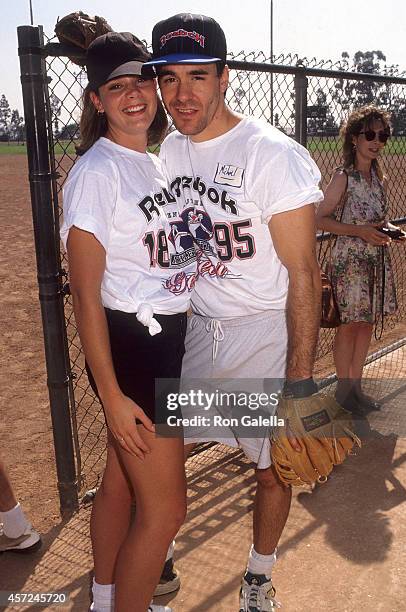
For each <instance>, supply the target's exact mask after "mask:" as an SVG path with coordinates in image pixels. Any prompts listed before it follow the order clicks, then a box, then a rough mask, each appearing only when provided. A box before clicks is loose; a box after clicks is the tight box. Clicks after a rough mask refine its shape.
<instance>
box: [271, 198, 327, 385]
mask: <svg viewBox="0 0 406 612" xmlns="http://www.w3.org/2000/svg"><path fill="white" fill-rule="evenodd" d="M269 231H270V233H271V236H272V241H273V244H274V246H275V250H276V253H277V255H278V257H279V259H280V260H281V262H282V263H283V265H284V266H285V267H286V268H287V270H288V274H289V289H288V300H287V326H288V355H287V369H286V378H287V380H288V381H295V380H303V379H306V378H310V377H311V376H312V373H313V366H314V360H315V357H316V346H317V339H318V335H319V327H320V313H321V279H320V268H319V265H318V262H317V257H316V223H315V209H314V205H313V204H308V205H306V206H302V207H301V208H298V209H295V210H291V211H287V212H283V213H278V214H275V215H273V216H272V218H271V220H270V221H269Z"/></svg>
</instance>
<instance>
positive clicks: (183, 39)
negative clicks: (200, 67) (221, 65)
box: [146, 13, 227, 66]
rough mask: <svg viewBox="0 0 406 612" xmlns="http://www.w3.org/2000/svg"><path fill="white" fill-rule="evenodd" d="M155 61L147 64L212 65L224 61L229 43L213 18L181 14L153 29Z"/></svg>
mask: <svg viewBox="0 0 406 612" xmlns="http://www.w3.org/2000/svg"><path fill="white" fill-rule="evenodd" d="M152 49H153V52H152V60H150V61H149V62H146V65H149V66H152V65H155V66H162V65H165V64H211V63H213V62H225V61H226V58H227V43H226V37H225V35H224V32H223V30H222V29H221V27H220V26H219V24H218V23H217V21H215V20H214V19H212V17H206V16H205V15H192V14H191V13H179V14H178V15H174V16H173V17H169V18H168V19H164V20H163V21H160V22H159V23H157V24H156V25H155V26H154V29H153V30H152Z"/></svg>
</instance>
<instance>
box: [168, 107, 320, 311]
mask: <svg viewBox="0 0 406 612" xmlns="http://www.w3.org/2000/svg"><path fill="white" fill-rule="evenodd" d="M160 158H161V159H162V161H163V162H164V165H165V168H166V172H167V176H168V179H169V182H170V185H171V192H172V194H173V195H174V196H175V197H176V198H177V199H178V202H179V206H180V210H181V215H182V217H183V218H186V217H187V218H188V223H189V229H190V232H191V234H192V235H194V236H195V241H194V242H195V245H198V246H199V247H200V252H199V250H198V266H197V272H196V280H197V282H196V284H195V290H194V292H193V294H192V308H193V310H194V311H195V312H197V313H199V314H202V315H205V316H209V317H213V318H215V319H230V318H233V317H241V316H245V315H249V314H256V313H259V312H263V311H265V310H270V309H283V308H285V304H286V297H287V289H288V273H287V270H286V268H285V266H283V265H282V263H281V261H280V260H279V259H278V257H277V255H276V252H275V249H274V246H273V243H272V238H271V235H270V233H269V228H268V222H269V220H270V218H271V217H272V215H273V214H276V213H280V212H285V211H288V210H292V209H295V208H299V207H301V206H304V205H305V204H310V203H312V202H318V201H319V200H321V199H322V198H323V194H322V192H321V191H320V189H319V187H318V183H319V181H320V179H321V176H320V172H319V169H318V168H317V166H316V164H315V163H314V162H313V160H312V159H311V157H310V155H309V153H308V152H307V150H306V149H305V148H304V147H302V146H301V145H299V144H297V143H296V142H295V141H294V140H292V139H291V138H288V137H287V136H285V135H284V134H283V133H282V132H280V131H279V130H277V129H276V128H274V127H273V126H271V125H269V124H267V123H264V122H262V121H259V120H256V119H253V118H250V117H246V118H244V119H242V120H241V121H240V122H239V123H238V124H237V125H236V126H235V127H234V128H232V129H231V130H230V131H228V132H227V133H226V134H223V135H222V136H218V137H217V138H213V139H211V140H207V141H205V142H199V143H194V142H192V141H191V140H190V139H189V138H187V137H185V136H183V135H181V134H179V133H178V132H173V133H172V134H170V135H169V136H168V137H167V138H166V140H165V141H164V143H163V145H162V146H161V152H160ZM182 210H183V212H182Z"/></svg>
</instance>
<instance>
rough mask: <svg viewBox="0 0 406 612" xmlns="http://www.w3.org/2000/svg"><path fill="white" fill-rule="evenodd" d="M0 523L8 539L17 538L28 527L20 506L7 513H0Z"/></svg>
mask: <svg viewBox="0 0 406 612" xmlns="http://www.w3.org/2000/svg"><path fill="white" fill-rule="evenodd" d="M0 523H3V531H4V533H5V535H6V536H7V537H9V538H18V537H19V536H20V535H22V534H23V533H24V531H25V530H26V528H27V527H28V526H29V525H30V523H29V521H28V520H27V518H26V516H25V514H24V512H23V510H22V508H21V506H20V504H17V505H16V506H14V508H12V509H11V510H7V512H0Z"/></svg>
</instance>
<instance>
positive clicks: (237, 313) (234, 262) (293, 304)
mask: <svg viewBox="0 0 406 612" xmlns="http://www.w3.org/2000/svg"><path fill="white" fill-rule="evenodd" d="M152 37H153V41H152V42H153V61H152V62H151V63H153V64H154V65H155V68H156V71H157V74H158V78H159V86H160V90H161V95H162V98H163V102H164V104H165V106H166V109H167V111H168V112H169V113H170V115H171V116H172V119H173V121H174V124H175V126H176V128H177V130H178V132H175V133H173V134H171V135H169V136H168V137H167V139H166V140H165V142H164V144H163V145H162V147H161V154H160V155H161V158H162V159H163V161H164V162H165V164H166V168H167V173H168V177H169V180H170V182H171V190H172V194H173V195H174V196H175V197H176V198H177V200H178V203H179V206H180V208H181V210H182V212H181V216H183V212H185V215H186V212H187V213H188V214H189V212H190V211H193V212H194V211H195V210H196V208H198V209H199V211H202V212H203V211H204V213H206V216H207V215H208V217H209V218H210V222H211V225H210V226H209V224H206V226H205V227H206V230H207V235H204V234H201V238H200V239H195V240H194V243H195V248H196V253H197V273H196V276H195V278H194V279H185V281H186V282H191V281H192V282H194V281H196V284H195V291H194V294H193V298H192V310H193V314H194V316H192V317H191V321H190V325H189V329H188V333H187V339H186V354H185V357H184V362H183V363H184V365H183V371H182V378H183V377H184V378H191V379H193V378H195V379H196V378H200V379H209V378H227V379H241V378H244V379H252V378H257V379H265V378H266V379H270V378H272V379H277V378H285V376H286V381H287V382H286V383H285V384H287V385H288V387H289V391H290V392H291V393H292V394H293V395H294V396H296V397H305V396H307V395H311V394H312V393H314V392H315V391H316V390H317V388H316V386H315V384H314V382H313V380H312V369H313V363H314V358H315V349H316V343H317V336H318V329H319V313H320V292H321V287H320V272H319V267H318V263H317V260H316V255H315V252H316V250H315V213H314V205H313V203H314V202H317V201H319V200H321V199H322V193H321V191H320V190H319V188H318V182H319V180H320V173H319V171H318V169H317V167H316V166H315V164H314V163H313V161H312V160H311V158H310V156H309V155H308V153H307V151H306V150H305V149H303V147H301V146H300V145H298V144H297V143H295V142H294V141H293V140H291V139H290V138H288V137H287V136H285V135H284V134H282V133H281V132H279V131H278V130H276V129H275V128H273V127H272V126H269V125H267V124H266V123H262V122H260V121H257V120H254V119H252V118H249V117H243V116H241V115H238V114H236V113H234V112H233V111H232V110H231V109H230V108H229V107H228V106H227V105H226V103H225V99H224V96H225V92H226V90H227V86H228V68H227V66H226V53H227V50H226V40H225V36H224V33H223V31H222V29H221V27H220V26H219V25H218V24H217V23H216V21H214V20H213V19H211V18H209V17H205V16H203V15H191V14H180V15H175V16H173V17H171V18H169V19H166V20H164V21H161V22H160V23H158V24H157V25H156V26H155V27H154V30H153V34H152ZM192 216H193V215H192ZM189 218H190V215H189ZM197 437H198V436H197ZM197 437H196V439H197ZM213 437H215V436H211V439H213ZM237 437H238V439H236V438H237ZM221 441H222V442H224V434H222V437H221ZM228 442H229V443H230V444H232V445H235V446H236V445H239V446H240V447H241V448H242V449H243V450H244V452H245V454H246V455H247V457H248V458H249V459H250V460H251V461H253V462H255V463H256V470H255V474H256V479H257V490H256V495H255V503H254V512H253V523H254V525H253V546H252V548H251V551H250V554H249V559H248V565H247V570H246V573H245V576H244V578H243V580H242V586H241V591H240V611H242V612H247V611H248V610H249V612H263V611H269V610H273V609H275V608H276V607H279V604H278V602H277V601H276V599H275V590H274V588H273V586H272V579H271V571H272V566H273V564H274V563H275V559H276V555H275V551H276V546H277V543H278V540H279V538H280V535H281V533H282V530H283V528H284V525H285V523H286V519H287V516H288V512H289V507H290V502H291V490H290V488H289V487H286V486H284V485H282V484H281V483H280V481H279V480H278V478H277V476H276V473H275V471H274V468H273V467H272V465H271V457H270V439H269V430H267V429H266V428H265V429H263V430H262V437H261V438H243V437H239V436H238V432H236V431H235V430H232V431H230V440H228ZM292 446H293V447H294V448H296V449H298V447H296V446H295V442H293V443H292Z"/></svg>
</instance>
